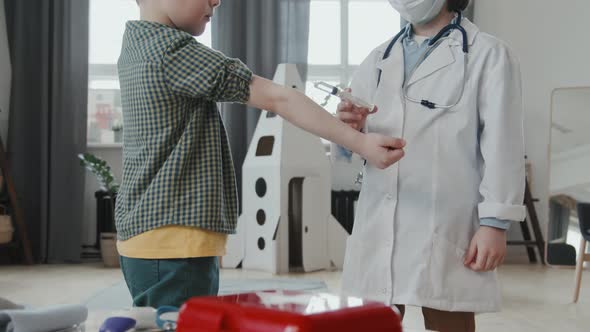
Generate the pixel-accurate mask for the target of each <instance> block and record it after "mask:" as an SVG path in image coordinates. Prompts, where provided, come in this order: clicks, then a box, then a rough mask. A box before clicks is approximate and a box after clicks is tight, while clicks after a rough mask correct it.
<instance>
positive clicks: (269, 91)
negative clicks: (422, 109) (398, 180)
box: [248, 76, 405, 168]
mask: <svg viewBox="0 0 590 332" xmlns="http://www.w3.org/2000/svg"><path fill="white" fill-rule="evenodd" d="M248 105H250V106H253V107H256V108H260V109H264V110H268V111H270V112H274V113H276V114H278V115H280V116H281V117H283V118H285V119H286V120H287V121H289V122H291V123H293V124H294V125H296V126H298V127H300V128H302V129H304V130H306V131H308V132H310V133H312V134H314V135H317V136H320V137H323V138H325V139H327V140H330V141H332V142H334V143H337V144H339V145H341V146H344V147H346V148H347V149H349V150H351V151H353V152H355V153H358V154H359V155H361V156H363V157H364V158H365V159H367V160H368V161H369V162H370V163H371V164H373V165H374V166H376V167H379V168H386V167H388V166H390V165H391V164H393V163H395V162H397V161H398V160H399V159H401V158H402V157H403V155H404V152H403V147H404V145H405V142H404V141H403V140H401V139H397V138H393V137H386V136H383V135H378V134H363V133H360V132H359V131H357V130H354V129H352V128H350V127H349V126H348V125H346V124H345V123H342V122H341V121H339V120H338V119H336V118H335V117H333V116H332V115H330V113H328V112H326V111H325V110H324V109H323V108H321V107H320V106H319V105H317V104H316V103H314V102H313V101H312V100H311V99H309V98H308V97H307V96H305V95H304V94H302V93H300V92H298V91H297V90H295V89H290V88H285V87H283V86H280V85H278V84H275V83H273V82H272V81H269V80H267V79H264V78H261V77H259V76H253V78H252V81H251V83H250V99H249V100H248Z"/></svg>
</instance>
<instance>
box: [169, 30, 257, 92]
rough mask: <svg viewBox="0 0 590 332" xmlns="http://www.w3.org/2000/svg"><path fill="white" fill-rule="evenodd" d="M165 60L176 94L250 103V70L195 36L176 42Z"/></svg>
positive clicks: (170, 83)
mask: <svg viewBox="0 0 590 332" xmlns="http://www.w3.org/2000/svg"><path fill="white" fill-rule="evenodd" d="M162 61H163V70H164V76H165V78H166V83H167V85H168V87H169V89H170V90H171V91H172V92H173V93H176V94H179V95H182V96H186V97H191V98H204V99H208V100H212V101H215V102H234V103H246V102H247V101H248V99H249V97H250V81H251V80H252V72H251V71H250V69H248V67H246V65H245V64H243V63H242V62H241V61H240V60H238V59H232V58H228V57H226V56H225V55H224V54H223V53H221V52H218V51H215V50H213V49H210V48H208V47H207V46H205V45H203V44H200V43H199V42H197V41H196V40H195V39H193V38H192V37H189V38H186V39H181V40H178V41H176V42H174V43H172V44H171V45H170V46H169V47H168V49H167V50H166V53H165V55H164V58H163V60H162Z"/></svg>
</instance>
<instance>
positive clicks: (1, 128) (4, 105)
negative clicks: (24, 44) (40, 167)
mask: <svg viewBox="0 0 590 332" xmlns="http://www.w3.org/2000/svg"><path fill="white" fill-rule="evenodd" d="M10 79H11V68H10V52H9V49H8V38H7V35H6V16H5V15H4V0H0V109H1V110H2V112H0V134H1V137H2V141H3V142H4V145H5V146H6V137H7V134H8V108H9V106H10Z"/></svg>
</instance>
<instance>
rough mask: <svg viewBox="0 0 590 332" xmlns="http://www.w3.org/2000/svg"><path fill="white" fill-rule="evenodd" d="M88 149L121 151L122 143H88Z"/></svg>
mask: <svg viewBox="0 0 590 332" xmlns="http://www.w3.org/2000/svg"><path fill="white" fill-rule="evenodd" d="M86 147H88V148H89V149H122V148H123V143H88V144H87V145H86Z"/></svg>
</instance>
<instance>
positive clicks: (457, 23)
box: [377, 12, 469, 109]
mask: <svg viewBox="0 0 590 332" xmlns="http://www.w3.org/2000/svg"><path fill="white" fill-rule="evenodd" d="M457 14H458V15H457V19H456V20H454V22H453V23H451V24H449V25H447V26H446V27H444V28H442V29H441V30H440V31H439V32H438V34H436V36H434V37H433V38H432V39H431V40H430V41H429V42H428V48H426V50H425V51H424V52H423V53H422V54H421V55H420V58H419V60H418V62H417V63H416V66H414V68H413V69H412V71H410V74H409V77H406V79H405V80H404V84H403V86H402V94H403V96H404V98H405V100H408V101H410V102H412V103H416V104H420V105H422V106H424V107H427V108H429V109H436V108H438V109H449V108H453V107H455V106H457V104H459V102H460V101H461V98H462V97H463V92H464V91H465V84H466V82H467V58H468V57H467V53H469V46H468V40H467V32H466V31H465V29H464V28H463V27H462V26H461V20H462V19H463V14H462V13H461V12H457ZM411 28H412V27H411V26H410V25H407V26H406V27H405V28H403V29H402V30H401V31H400V32H399V33H398V34H397V35H396V36H395V37H394V38H393V39H392V40H391V42H390V43H389V45H388V46H387V49H386V50H385V53H384V54H383V59H382V60H386V59H387V58H389V55H391V50H392V49H393V46H395V43H397V41H398V40H399V39H400V38H401V37H402V36H404V35H405V34H406V33H408V32H409V31H408V29H411ZM452 30H459V31H460V32H461V35H462V37H463V84H462V85H461V92H460V93H459V96H458V97H457V99H456V100H455V102H454V103H452V104H450V105H443V104H437V103H434V102H432V101H430V100H428V99H417V98H412V97H410V96H409V95H408V88H409V86H410V84H408V82H411V79H412V77H413V76H414V73H415V72H416V69H417V68H418V67H419V66H420V64H421V63H422V62H423V61H424V59H426V57H427V56H428V55H429V54H430V53H431V52H432V50H434V49H435V48H437V47H438V46H439V45H440V44H441V43H442V42H443V41H444V40H446V39H448V38H450V37H449V34H450V33H451V32H452ZM381 74H382V71H381V69H380V70H379V76H378V78H377V86H379V83H381Z"/></svg>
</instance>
